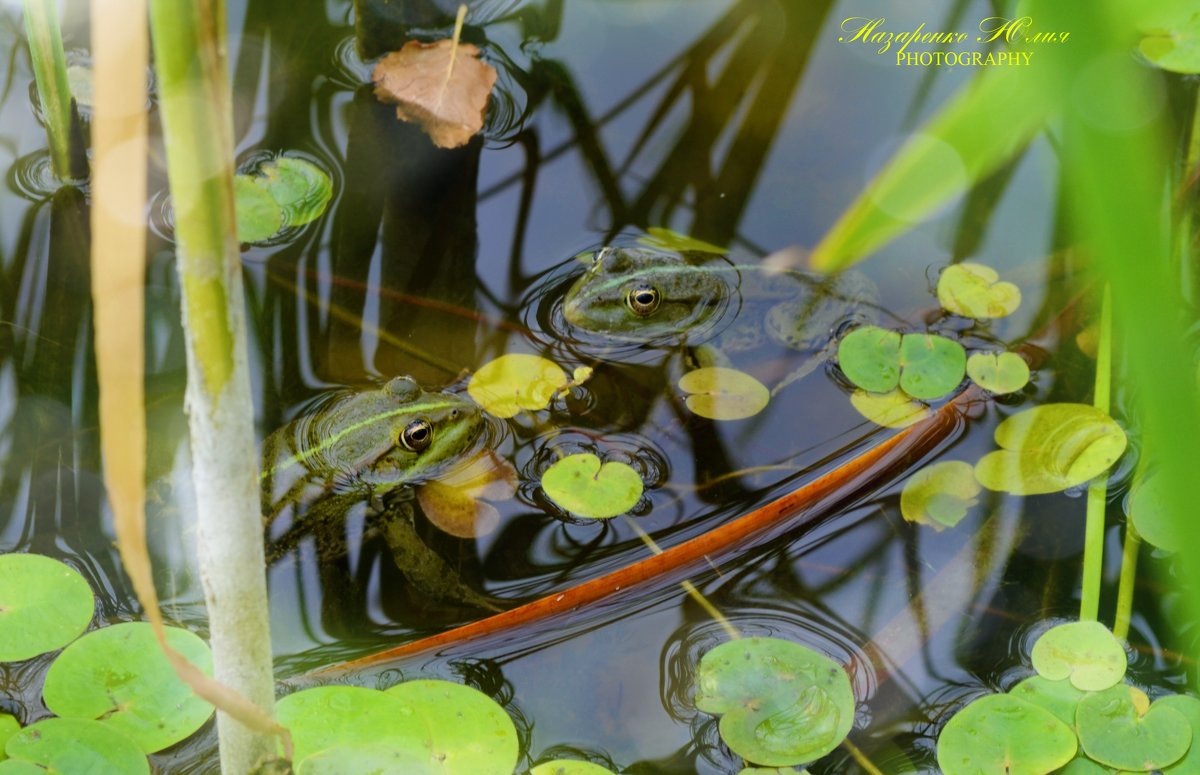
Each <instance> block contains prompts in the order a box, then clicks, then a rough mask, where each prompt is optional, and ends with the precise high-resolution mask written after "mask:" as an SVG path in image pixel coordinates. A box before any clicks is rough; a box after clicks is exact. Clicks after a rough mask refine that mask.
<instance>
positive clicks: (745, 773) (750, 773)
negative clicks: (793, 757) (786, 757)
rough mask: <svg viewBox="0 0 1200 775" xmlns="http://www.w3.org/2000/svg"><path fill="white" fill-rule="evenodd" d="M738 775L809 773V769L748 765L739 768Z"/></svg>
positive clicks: (792, 774)
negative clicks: (741, 768)
mask: <svg viewBox="0 0 1200 775" xmlns="http://www.w3.org/2000/svg"><path fill="white" fill-rule="evenodd" d="M738 775H808V770H799V771H797V770H796V768H795V767H747V768H745V769H744V770H738Z"/></svg>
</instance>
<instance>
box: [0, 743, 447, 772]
mask: <svg viewBox="0 0 1200 775" xmlns="http://www.w3.org/2000/svg"><path fill="white" fill-rule="evenodd" d="M351 772H353V773H362V774H363V775H376V774H377V775H384V774H385V773H393V772H394V773H404V775H445V772H446V770H445V769H444V768H442V767H440V766H438V765H437V764H436V763H435V762H433V761H431V760H430V759H429V757H428V755H427V754H425V753H424V752H422V753H420V754H416V753H413V752H411V751H406V750H403V749H400V748H395V747H393V746H389V745H380V744H372V743H366V744H364V745H340V746H334V747H333V748H326V749H325V750H324V751H319V752H317V753H314V754H312V755H311V756H306V757H305V758H304V759H303V761H301V762H300V765H299V766H298V767H297V768H296V775H346V774H347V773H351ZM0 775H3V773H0Z"/></svg>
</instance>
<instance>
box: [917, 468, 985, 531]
mask: <svg viewBox="0 0 1200 775" xmlns="http://www.w3.org/2000/svg"><path fill="white" fill-rule="evenodd" d="M981 489H982V488H981V487H980V486H979V482H977V481H975V469H974V468H973V467H972V466H971V464H970V463H964V462H963V461H961V460H944V461H941V462H939V463H933V464H932V465H928V466H925V467H924V468H922V469H920V470H919V471H917V472H916V473H915V474H913V475H912V476H911V477H909V479H908V481H907V482H905V483H904V489H903V490H902V491H901V492H900V513H901V514H902V515H903V516H904V518H905V519H906V520H908V521H909V522H916V523H918V524H922V525H932V526H933V527H935V528H937V529H938V530H941V529H942V528H943V527H954V526H955V525H957V524H958V523H959V522H960V521H961V520H962V518H963V517H965V516H966V515H967V511H968V510H969V509H970V508H971V507H972V506H974V505H975V504H976V502H977V500H976V496H977V495H979V492H980V490H981Z"/></svg>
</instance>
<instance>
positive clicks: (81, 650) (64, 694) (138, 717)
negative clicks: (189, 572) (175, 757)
mask: <svg viewBox="0 0 1200 775" xmlns="http://www.w3.org/2000/svg"><path fill="white" fill-rule="evenodd" d="M167 642H168V643H169V644H170V645H171V646H172V647H173V648H174V649H175V650H176V651H178V652H180V653H181V654H183V655H184V656H185V657H187V659H188V661H190V662H191V663H192V664H194V665H196V666H197V667H199V668H200V669H201V670H203V671H204V672H205V673H210V674H211V673H212V654H211V653H210V652H209V649H208V645H207V644H206V643H205V642H204V641H203V640H201V639H200V638H199V636H197V635H195V634H194V633H191V632H188V631H187V630H183V629H180V628H178V627H168V628H167ZM42 698H43V699H44V700H45V702H46V707H48V708H49V709H50V710H52V711H54V712H55V713H56V714H58V715H59V716H62V717H64V718H83V719H97V720H99V721H100V722H101V723H103V724H104V725H106V726H109V727H112V728H113V729H116V730H119V731H120V732H121V733H122V734H124V735H126V736H127V737H129V738H130V739H131V740H133V741H134V742H136V743H137V744H138V745H139V746H141V748H142V750H143V751H145V752H146V753H154V752H155V751H161V750H162V749H164V748H166V747H167V746H169V745H173V744H175V743H178V742H179V741H180V740H183V739H184V738H186V737H187V736H189V735H191V734H192V733H193V732H195V731H196V730H197V729H199V728H200V727H201V726H202V725H203V724H204V722H205V721H207V720H208V717H209V716H211V715H212V712H213V708H212V705H209V704H208V703H207V702H205V701H204V700H202V699H200V698H199V697H197V696H196V694H195V693H194V692H193V691H192V690H191V688H190V687H189V686H188V685H187V684H185V683H183V682H182V681H181V680H179V677H178V676H177V675H176V674H175V670H174V669H173V668H172V667H171V664H170V662H168V661H167V658H166V656H165V655H164V654H163V653H162V649H161V648H159V645H158V640H157V639H156V638H155V637H154V629H153V628H152V627H151V625H150V624H148V623H146V622H126V623H124V624H114V625H112V626H111V627H104V628H101V629H99V630H93V631H92V632H90V633H88V634H87V635H85V636H83V637H82V638H80V639H79V640H77V641H75V642H74V643H72V644H71V645H70V646H68V647H67V648H66V649H64V650H63V653H62V654H60V655H59V657H58V659H56V660H54V664H52V665H50V669H49V670H48V671H47V672H46V684H45V686H44V687H43V689H42Z"/></svg>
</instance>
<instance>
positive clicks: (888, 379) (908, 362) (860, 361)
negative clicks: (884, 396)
mask: <svg viewBox="0 0 1200 775" xmlns="http://www.w3.org/2000/svg"><path fill="white" fill-rule="evenodd" d="M838 364H839V365H840V366H841V369H842V372H843V373H845V375H846V378H847V379H849V380H850V381H851V382H853V383H854V384H855V385H856V386H857V387H860V388H862V389H863V390H866V391H868V392H871V393H888V392H891V391H892V390H895V389H896V388H897V387H899V388H900V389H901V390H903V391H904V392H905V393H907V394H908V395H909V396H912V397H913V398H919V399H924V400H929V399H934V398H941V397H942V396H944V395H946V394H947V393H949V392H950V391H951V390H953V389H954V388H955V387H957V386H958V383H959V382H962V378H963V375H964V374H965V373H966V367H967V354H966V351H964V350H963V348H962V345H960V344H959V343H958V342H955V341H954V340H952V339H947V338H946V337H944V336H938V335H937V334H904V335H901V334H899V333H897V332H895V331H888V330H887V329H883V328H879V327H877V326H862V327H861V328H857V329H855V330H854V331H851V332H850V333H849V334H846V336H844V337H842V340H841V341H840V342H839V343H838Z"/></svg>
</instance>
